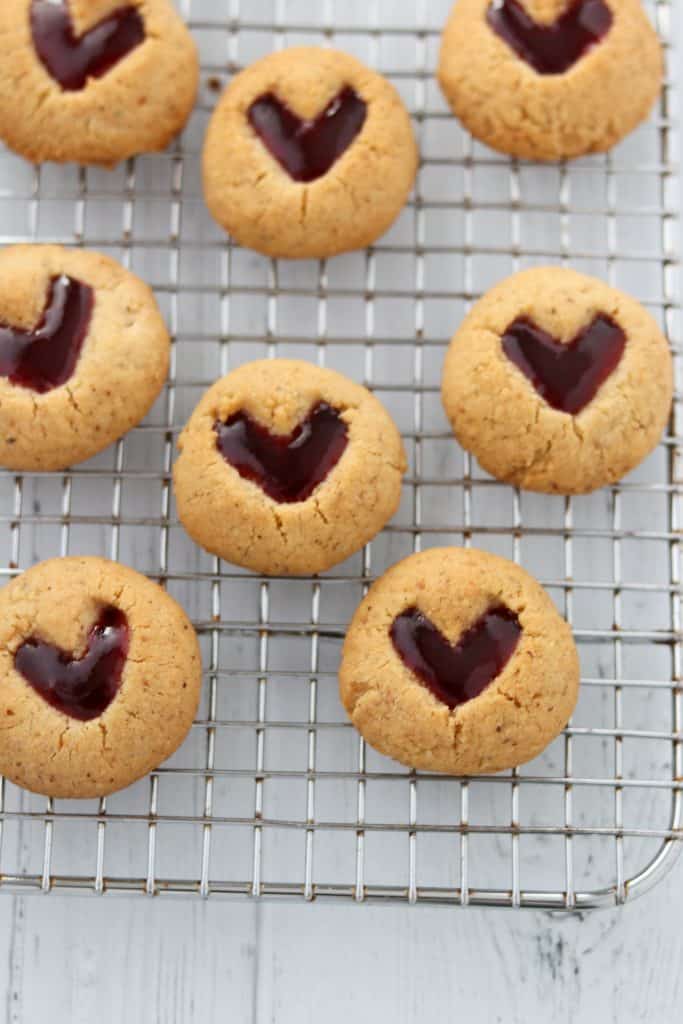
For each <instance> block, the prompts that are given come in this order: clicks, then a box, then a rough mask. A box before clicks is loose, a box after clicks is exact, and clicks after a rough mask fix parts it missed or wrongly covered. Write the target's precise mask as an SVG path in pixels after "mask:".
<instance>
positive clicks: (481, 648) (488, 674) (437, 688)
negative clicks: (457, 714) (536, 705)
mask: <svg viewBox="0 0 683 1024" xmlns="http://www.w3.org/2000/svg"><path fill="white" fill-rule="evenodd" d="M390 635H391V640H392V643H393V645H394V648H395V650H396V652H397V654H398V655H399V656H400V658H401V660H402V661H403V663H404V665H406V667H407V668H409V669H410V671H411V672H413V673H414V674H415V675H416V676H417V677H418V679H419V680H420V681H421V682H423V683H424V684H425V686H426V687H427V689H428V690H430V691H431V693H432V694H433V695H434V696H435V697H436V699H437V700H440V701H441V702H442V704H446V705H447V707H449V708H450V709H451V710H453V708H457V707H458V706H459V705H460V704H465V703H467V701H470V700H474V698H475V697H478V696H479V695H480V694H481V693H483V692H484V690H485V689H486V688H487V686H489V685H490V684H491V683H492V682H493V680H494V679H496V677H497V676H499V675H500V673H501V672H502V671H503V669H504V668H505V666H506V665H507V663H508V661H509V660H510V658H511V657H512V655H513V654H514V652H515V649H516V647H517V644H518V643H519V638H520V636H521V635H522V627H521V626H520V624H519V619H518V618H517V616H516V615H515V614H514V612H511V611H510V610H509V609H508V608H505V607H503V606H500V607H497V608H492V609H491V610H490V611H488V612H486V613H485V614H484V615H482V616H481V618H480V619H478V620H477V622H475V623H474V625H473V626H471V627H470V629H468V630H467V632H465V633H463V635H462V636H461V637H460V639H459V641H458V642H457V644H455V646H454V645H453V644H450V643H449V642H448V640H447V639H446V637H445V636H444V635H443V633H442V632H441V630H440V629H437V627H436V626H435V625H434V624H433V623H432V622H430V621H429V619H428V618H427V616H426V615H424V614H423V613H422V612H421V611H420V610H419V609H418V608H408V610H407V611H405V612H402V614H401V615H399V616H398V617H397V618H396V619H394V622H393V625H392V627H391V631H390Z"/></svg>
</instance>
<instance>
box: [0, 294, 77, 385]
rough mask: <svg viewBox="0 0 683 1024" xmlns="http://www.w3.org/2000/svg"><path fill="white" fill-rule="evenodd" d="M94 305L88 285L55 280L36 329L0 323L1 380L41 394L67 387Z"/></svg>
mask: <svg viewBox="0 0 683 1024" xmlns="http://www.w3.org/2000/svg"><path fill="white" fill-rule="evenodd" d="M94 305H95V294H94V292H93V290H92V288H91V287H90V286H89V285H87V284H83V283H82V282H81V281H76V280H74V279H73V278H70V277H66V276H64V275H62V276H61V277H53V278H52V280H51V281H50V288H49V291H48V296H47V303H46V306H45V310H44V312H43V315H42V317H41V318H40V321H39V323H38V324H37V325H36V326H35V327H33V328H31V329H30V330H24V329H23V328H20V327H11V326H9V325H7V324H3V323H0V376H2V377H9V380H10V381H11V383H12V384H17V385H19V386H20V387H25V388H30V389H31V390H32V391H37V392H38V393H39V394H44V393H45V392H46V391H52V390H53V388H57V387H59V386H60V385H61V384H65V383H66V382H67V381H68V380H69V379H70V377H71V376H72V375H73V373H74V370H75V369H76V364H77V363H78V359H79V356H80V354H81V349H82V348H83V343H84V341H85V339H86V337H87V335H88V330H89V329H90V321H91V318H92V312H93V308H94Z"/></svg>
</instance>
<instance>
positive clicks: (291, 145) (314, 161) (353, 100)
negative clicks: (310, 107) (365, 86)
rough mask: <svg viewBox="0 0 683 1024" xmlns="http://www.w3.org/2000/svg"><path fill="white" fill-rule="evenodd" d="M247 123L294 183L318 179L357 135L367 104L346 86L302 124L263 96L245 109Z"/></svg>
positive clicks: (270, 95) (273, 99)
mask: <svg viewBox="0 0 683 1024" xmlns="http://www.w3.org/2000/svg"><path fill="white" fill-rule="evenodd" d="M248 117H249V123H250V124H251V127H252V128H253V129H254V131H255V132H256V134H257V135H258V137H259V138H260V140H261V142H262V143H263V145H264V146H265V147H266V149H267V150H268V152H269V153H270V154H271V156H273V157H274V158H275V159H276V160H277V161H278V163H279V164H280V166H281V167H283V168H284V169H285V171H287V173H288V174H289V176H290V178H293V179H294V181H300V182H311V181H315V180H316V179H317V178H322V177H323V176H324V175H325V174H327V172H328V171H329V170H330V168H331V167H332V166H333V164H335V163H336V162H337V160H339V158H340V157H341V156H343V155H344V153H345V152H346V150H347V149H348V148H349V146H350V145H351V144H352V142H353V141H354V140H355V139H356V137H357V136H358V135H359V133H360V131H361V129H362V128H363V125H364V124H365V119H366V117H367V104H366V103H365V101H364V100H362V99H361V98H360V96H358V95H357V94H356V93H355V92H354V90H353V89H352V88H351V87H350V86H347V87H346V88H345V89H343V90H342V91H341V92H340V93H339V95H338V96H335V98H334V99H333V100H332V102H331V103H329V104H328V106H327V107H325V109H324V110H323V112H322V113H321V114H319V115H318V117H316V118H315V119H314V120H313V121H305V120H302V119H301V118H300V117H298V116H297V115H296V114H295V113H294V111H293V110H290V108H289V107H288V106H287V105H286V104H285V103H283V102H282V100H280V99H278V97H277V96H276V95H275V94H274V93H267V94H266V95H265V96H261V97H260V98H259V99H257V100H255V102H254V103H252V105H251V107H250V108H249V113H248Z"/></svg>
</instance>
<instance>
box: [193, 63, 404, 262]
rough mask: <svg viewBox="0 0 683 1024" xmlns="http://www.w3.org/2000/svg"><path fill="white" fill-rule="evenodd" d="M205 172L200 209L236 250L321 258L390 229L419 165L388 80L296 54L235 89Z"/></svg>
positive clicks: (222, 110) (260, 69) (254, 69)
mask: <svg viewBox="0 0 683 1024" xmlns="http://www.w3.org/2000/svg"><path fill="white" fill-rule="evenodd" d="M203 162H204V192H205V196H206V202H207V205H208V207H209V210H210V211H211V213H212V214H213V216H214V217H215V219H216V220H217V221H218V223H219V224H221V225H222V226H223V227H224V228H225V229H226V231H228V232H229V233H230V234H231V235H232V236H233V238H235V239H236V240H237V241H238V242H239V243H240V244H241V245H245V246H247V247H248V248H250V249H256V250H257V251H258V252H261V253H264V254H265V255H267V256H276V257H277V256H282V257H289V258H296V259H302V258H307V257H316V258H320V259H323V258H325V257H327V256H334V255H335V254H337V253H341V252H348V251H350V250H352V249H362V248H364V247H365V246H367V245H371V244H372V243H373V242H375V241H376V240H377V239H378V238H379V237H380V235H383V234H384V233H385V231H387V230H388V228H389V227H390V226H391V225H392V224H393V222H394V221H395V220H396V218H397V217H398V215H399V213H400V212H401V210H402V209H403V207H404V205H405V203H406V201H407V199H408V197H409V195H410V192H411V189H412V187H413V183H414V181H415V175H416V172H417V162H418V154H417V146H416V143H415V135H414V133H413V128H412V124H411V120H410V116H409V114H408V111H407V110H406V108H405V106H404V105H403V102H402V100H401V98H400V96H399V95H398V93H397V92H396V90H395V89H394V87H393V86H392V85H391V84H390V83H389V82H388V81H387V80H386V79H385V78H382V76H381V75H378V74H376V73H375V72H374V71H371V70H370V69H369V68H367V67H365V65H363V64H361V63H360V61H358V60H356V59H355V57H351V56H349V55H348V54H345V53H339V52H338V51H336V50H327V49H321V48H319V47H300V48H295V49H290V50H283V51H281V52H279V53H273V54H271V55H270V56H269V57H266V58H264V59H263V60H260V61H258V62H257V63H256V64H253V65H252V66H251V67H250V68H248V69H247V70H246V71H243V72H242V73H241V74H239V75H237V76H236V77H235V78H234V79H233V81H232V83H231V84H230V86H229V87H228V89H227V90H226V92H225V93H224V95H223V97H222V98H221V100H220V102H219V103H218V106H217V108H216V111H215V113H214V114H213V117H212V118H211V123H210V125H209V130H208V133H207V136H206V144H205V147H204V158H203Z"/></svg>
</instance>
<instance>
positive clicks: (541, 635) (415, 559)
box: [339, 548, 579, 775]
mask: <svg viewBox="0 0 683 1024" xmlns="http://www.w3.org/2000/svg"><path fill="white" fill-rule="evenodd" d="M339 682H340V695H341V700H342V703H343V705H344V707H345V708H346V710H347V712H348V714H349V717H350V718H351V721H352V722H353V724H354V725H355V727H356V728H357V729H358V731H359V732H360V733H361V734H362V736H363V737H364V738H365V739H366V740H367V741H368V743H369V744H370V745H371V746H373V747H374V748H375V749H376V750H378V751H379V752H380V753H381V754H386V755H387V756H389V757H393V758H394V759H395V760H397V761H400V762H401V763H402V764H406V765H408V766H409V767H411V768H422V769H424V770H426V771H436V772H447V773H448V774H451V775H475V774H478V773H481V772H497V771H502V770H503V769H504V768H513V767H515V766H516V765H520V764H524V763H525V762H527V761H530V760H531V759H532V758H534V757H536V756H537V755H538V754H540V753H541V751H542V750H544V749H545V747H546V746H548V744H549V743H550V742H551V741H552V740H553V739H555V737H556V736H557V735H558V734H559V733H560V732H561V730H562V729H563V728H564V726H565V725H566V724H567V721H568V719H569V717H570V715H571V713H572V711H573V709H574V706H575V704H576V700H577V697H578V688H579V659H578V655H577V651H576V647H575V644H574V641H573V639H572V634H571V630H570V629H569V626H568V625H567V623H566V622H565V621H564V620H563V619H562V618H561V617H560V615H559V614H558V612H557V610H556V608H555V606H554V604H553V603H552V601H551V600H550V598H549V597H548V595H547V594H546V593H545V591H544V590H543V589H542V587H541V586H540V585H539V584H538V583H537V582H536V580H534V579H532V577H531V576H529V575H528V573H526V572H524V570H523V569H520V568H519V566H517V565H514V564H513V563H512V562H508V561H506V560H505V559H503V558H498V557H497V556H494V555H489V554H487V553H486V552H483V551H474V550H465V549H463V548H437V549H432V550H431V551H425V552H423V553H422V554H419V555H412V556H411V557H410V558H407V559H405V561H403V562H400V563H399V564H398V565H396V566H394V567H393V568H392V569H390V570H389V572H387V573H386V574H385V575H384V576H382V578H381V579H380V580H378V581H377V582H376V583H375V584H374V586H373V587H372V588H371V589H370V591H369V593H368V595H367V597H366V598H365V600H364V601H363V603H362V604H361V606H360V607H359V609H358V611H357V612H356V614H355V616H354V618H353V621H352V622H351V625H350V627H349V631H348V634H347V637H346V641H345V643H344V650H343V655H342V663H341V668H340V673H339Z"/></svg>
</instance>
